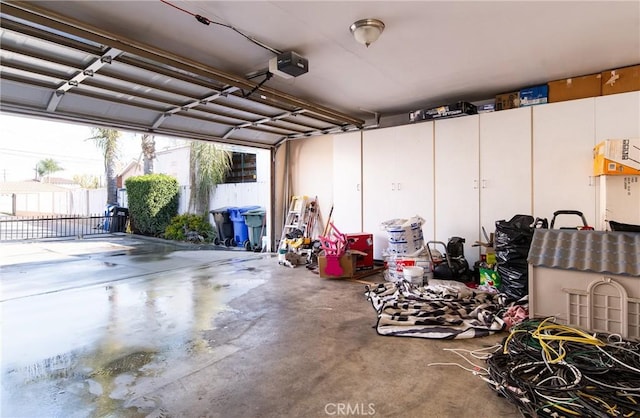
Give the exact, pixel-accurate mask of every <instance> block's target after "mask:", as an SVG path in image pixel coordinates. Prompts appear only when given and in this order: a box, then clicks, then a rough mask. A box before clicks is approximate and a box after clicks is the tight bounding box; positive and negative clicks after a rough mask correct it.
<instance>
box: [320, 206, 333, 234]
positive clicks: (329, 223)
mask: <svg viewBox="0 0 640 418" xmlns="http://www.w3.org/2000/svg"><path fill="white" fill-rule="evenodd" d="M331 216H333V205H331V210H330V211H329V217H328V218H327V224H326V225H325V226H324V231H323V232H322V236H323V237H326V236H327V232H328V231H329V225H331Z"/></svg>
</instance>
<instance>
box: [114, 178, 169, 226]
mask: <svg viewBox="0 0 640 418" xmlns="http://www.w3.org/2000/svg"><path fill="white" fill-rule="evenodd" d="M125 186H126V187H127V199H128V201H129V216H130V217H131V229H132V231H133V232H134V233H137V234H141V235H149V236H154V237H159V236H161V235H162V234H163V233H164V231H165V229H167V226H168V225H169V223H170V222H171V218H173V217H174V216H176V215H177V214H178V199H179V196H180V188H179V186H178V180H176V179H175V178H174V177H171V176H168V175H166V174H146V175H144V176H136V177H129V178H128V179H127V180H126V181H125Z"/></svg>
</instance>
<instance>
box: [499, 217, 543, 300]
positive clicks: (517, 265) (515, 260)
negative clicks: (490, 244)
mask: <svg viewBox="0 0 640 418" xmlns="http://www.w3.org/2000/svg"><path fill="white" fill-rule="evenodd" d="M535 223H536V220H535V219H534V218H533V217H532V216H529V215H515V216H514V217H513V218H511V220H509V221H504V220H502V221H497V222H496V234H495V247H496V262H497V264H498V268H497V270H498V274H499V275H500V279H501V282H502V283H501V284H500V287H499V290H500V292H502V293H504V294H505V295H507V297H508V299H510V300H518V299H520V298H522V297H523V296H526V295H528V294H529V266H528V264H527V256H528V255H529V249H530V248H531V241H532V240H533V233H534V231H535Z"/></svg>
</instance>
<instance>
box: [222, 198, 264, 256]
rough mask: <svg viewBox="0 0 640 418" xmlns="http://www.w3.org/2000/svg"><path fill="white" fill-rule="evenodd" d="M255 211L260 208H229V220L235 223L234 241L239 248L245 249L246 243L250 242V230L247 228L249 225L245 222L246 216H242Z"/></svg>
mask: <svg viewBox="0 0 640 418" xmlns="http://www.w3.org/2000/svg"><path fill="white" fill-rule="evenodd" d="M254 209H260V206H241V207H237V208H229V219H231V221H232V222H233V233H234V235H235V237H234V239H235V241H236V245H237V246H238V247H244V246H245V242H246V241H248V240H249V228H247V224H246V223H245V222H244V216H242V214H243V213H245V212H248V211H250V210H254Z"/></svg>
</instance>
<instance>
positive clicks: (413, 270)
mask: <svg viewBox="0 0 640 418" xmlns="http://www.w3.org/2000/svg"><path fill="white" fill-rule="evenodd" d="M402 276H403V277H404V279H405V280H406V281H408V282H409V283H411V284H415V285H418V286H422V283H423V276H424V268H423V267H418V266H405V267H404V268H403V269H402Z"/></svg>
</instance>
